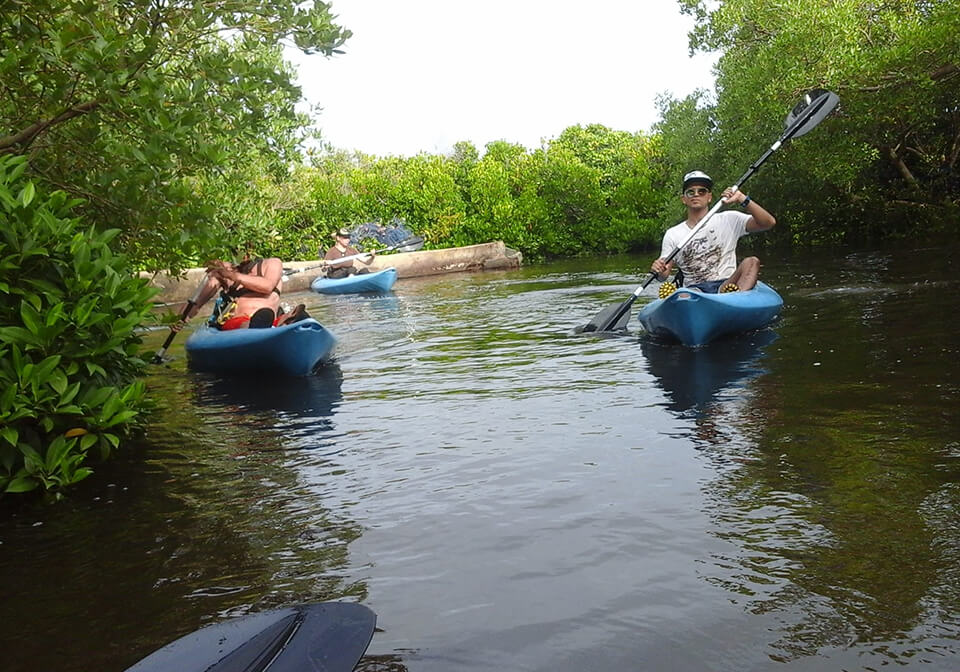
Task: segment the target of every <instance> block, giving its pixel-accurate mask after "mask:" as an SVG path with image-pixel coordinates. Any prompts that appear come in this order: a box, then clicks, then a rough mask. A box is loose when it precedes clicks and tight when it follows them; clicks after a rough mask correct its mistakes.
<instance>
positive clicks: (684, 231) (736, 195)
mask: <svg viewBox="0 0 960 672" xmlns="http://www.w3.org/2000/svg"><path fill="white" fill-rule="evenodd" d="M712 189H713V180H712V179H711V178H710V176H709V175H707V174H706V173H704V172H703V171H700V170H695V171H693V172H690V173H687V174H686V175H684V177H683V194H682V196H681V198H682V200H683V204H684V205H685V206H686V208H687V219H686V221H683V222H680V223H679V224H677V225H676V226H673V227H671V228H670V229H668V230H667V232H666V233H665V234H664V236H663V245H662V248H661V251H660V258H659V259H656V260H655V261H654V262H653V264H651V266H650V270H651V271H652V272H654V273H656V274H657V279H658V280H661V281H663V280H666V279H667V276H669V275H670V272H671V271H672V270H673V268H674V266H676V267H677V268H678V269H679V271H680V273H681V274H682V275H681V277H683V278H684V281H683V282H684V284H685V286H686V287H690V288H693V289H699V290H701V291H703V292H706V293H708V294H716V293H718V292H735V291H738V290H739V291H746V290H748V289H753V288H754V286H756V284H757V277H758V275H759V273H760V260H759V259H757V257H747V258H745V259H744V260H743V261H741V262H740V264H739V265H738V264H737V242H738V241H739V239H740V238H741V237H743V236H745V235H747V234H749V233H756V232H758V231H767V230H769V229H772V228H773V226H774V225H775V224H776V223H777V222H776V219H774V217H773V215H771V214H770V213H769V212H767V211H766V210H764V209H763V208H762V207H760V206H759V205H758V204H757V202H756V201H754V200H753V199H752V198H750V197H749V196H747V195H746V194H744V193H743V192H742V191H740V190H739V189H737V188H736V187H729V188H727V189H726V190H724V192H723V200H724V202H726V203H728V204H736V205H739V206H740V207H741V208H742V209H743V212H737V211H735V210H725V211H723V212H718V213H717V214H716V215H714V216H713V217H712V218H711V219H710V221H709V222H708V223H707V224H706V225H705V226H704V227H703V228H702V229H701V230H700V231H698V232H697V234H696V235H695V236H694V237H693V238H692V239H690V240H689V241H687V242H686V244H684V241H686V240H687V237H688V236H689V235H690V232H691V231H693V229H694V228H695V227H696V226H697V224H698V223H699V222H700V221H701V220H702V219H703V218H704V217H705V216H706V215H707V212H708V211H709V208H710V202H711V201H712V200H713V194H712ZM681 246H682V247H681ZM677 248H681V249H680V251H679V252H677V254H676V256H675V257H674V258H673V259H672V260H671V261H670V262H665V260H666V259H668V258H669V257H670V255H671V254H673V252H674V250H676V249H677ZM678 284H680V283H678ZM661 298H663V297H661Z"/></svg>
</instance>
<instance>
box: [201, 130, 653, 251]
mask: <svg viewBox="0 0 960 672" xmlns="http://www.w3.org/2000/svg"><path fill="white" fill-rule="evenodd" d="M659 160H660V146H659V144H658V143H657V142H656V141H655V140H654V139H651V138H650V137H648V136H646V135H645V134H643V133H627V132H625V131H613V130H611V129H608V128H606V127H604V126H601V125H597V124H594V125H590V126H587V127H581V126H572V127H570V128H568V129H567V130H565V131H564V132H563V133H562V134H561V135H560V136H559V137H558V138H556V139H555V140H553V141H551V142H549V143H547V144H546V146H545V147H544V148H541V149H537V150H533V151H530V150H527V149H525V148H524V147H522V146H520V145H515V144H511V143H507V142H502V141H499V142H493V143H490V144H489V145H487V147H486V151H485V152H484V154H483V156H482V157H480V155H479V152H478V150H477V149H476V147H474V146H473V145H472V144H471V143H466V142H464V143H459V144H458V145H457V146H456V147H455V149H454V151H453V152H451V154H450V155H447V156H437V155H428V154H419V155H417V156H413V157H409V158H402V157H387V158H376V157H371V156H365V155H362V154H351V153H347V152H337V151H331V152H326V153H323V154H320V155H317V156H315V157H314V161H313V165H311V166H302V167H299V168H298V169H297V170H295V171H294V172H293V173H291V175H290V176H289V178H287V180H285V181H283V182H277V181H275V180H272V179H269V178H263V177H258V176H257V175H254V174H248V175H247V176H246V177H242V176H240V175H239V174H238V173H233V174H230V175H227V176H223V177H216V178H214V179H211V180H210V181H208V182H206V183H205V184H204V187H203V190H204V192H205V193H207V194H208V195H209V197H210V198H214V197H215V196H218V197H219V198H220V199H221V202H224V203H230V204H231V206H230V207H231V209H232V211H233V212H234V213H243V214H242V217H238V218H237V219H238V221H237V223H236V224H235V225H233V230H234V231H235V232H236V234H235V237H236V238H238V239H242V240H251V241H256V243H257V250H258V253H260V254H275V255H278V256H280V257H282V258H288V259H289V258H303V257H304V255H308V254H315V253H316V250H317V246H318V243H319V244H320V245H329V241H330V232H331V231H333V230H334V229H336V228H337V227H339V226H342V225H344V224H347V225H349V224H358V223H360V222H363V221H371V220H379V221H382V222H387V221H390V220H391V219H393V218H399V219H402V220H403V221H405V222H406V223H407V225H408V226H410V227H412V228H413V229H414V230H415V231H416V232H417V233H418V234H420V235H423V236H424V237H425V238H426V239H427V241H428V245H431V246H433V247H448V246H457V245H470V244H475V243H484V242H489V241H491V240H503V241H504V242H505V243H506V244H507V245H508V246H509V247H512V248H515V249H520V250H522V251H523V252H524V254H525V255H527V257H528V258H532V259H536V258H546V257H552V256H564V255H576V254H583V253H597V252H600V253H609V252H624V251H627V250H630V249H637V248H642V247H647V246H650V245H652V244H654V243H656V242H657V240H658V239H659V236H660V227H661V219H662V213H663V209H664V206H665V196H664V191H663V189H662V184H661V180H660V179H659V177H658V175H657V172H656V168H657V166H658V165H659ZM226 226H227V224H226V223H224V227H226Z"/></svg>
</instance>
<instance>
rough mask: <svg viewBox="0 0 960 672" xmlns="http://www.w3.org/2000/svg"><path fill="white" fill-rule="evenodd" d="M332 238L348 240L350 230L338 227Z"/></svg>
mask: <svg viewBox="0 0 960 672" xmlns="http://www.w3.org/2000/svg"><path fill="white" fill-rule="evenodd" d="M333 237H334V238H349V237H350V229H348V228H346V227H343V226H342V227H340V228H339V229H337V230H336V231H334V232H333Z"/></svg>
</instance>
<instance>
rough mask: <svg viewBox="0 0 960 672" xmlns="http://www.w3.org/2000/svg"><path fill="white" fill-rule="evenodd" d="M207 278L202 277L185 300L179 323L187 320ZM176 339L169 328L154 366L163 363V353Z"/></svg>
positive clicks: (156, 355) (154, 359)
mask: <svg viewBox="0 0 960 672" xmlns="http://www.w3.org/2000/svg"><path fill="white" fill-rule="evenodd" d="M209 277H210V276H209V275H205V276H203V282H202V283H200V286H199V287H197V291H195V292H194V293H193V296H191V297H190V298H189V299H187V305H186V307H184V309H183V312H182V313H180V321H181V322H182V321H183V320H185V319H187V316H188V315H190V311H191V310H192V309H193V307H194V306H195V305H197V299H199V298H200V293H201V292H202V291H203V290H204V288H205V287H206V286H207V278H209ZM176 337H177V332H176V331H174V330H173V329H172V328H171V329H170V333H169V334H168V335H167V339H166V340H165V341H164V342H163V345H161V346H160V349H159V350H157V354H155V355H154V356H153V363H154V364H160V363H162V362H163V355H164V353H165V352H166V351H167V348H169V347H170V344H171V343H173V339H175V338H176Z"/></svg>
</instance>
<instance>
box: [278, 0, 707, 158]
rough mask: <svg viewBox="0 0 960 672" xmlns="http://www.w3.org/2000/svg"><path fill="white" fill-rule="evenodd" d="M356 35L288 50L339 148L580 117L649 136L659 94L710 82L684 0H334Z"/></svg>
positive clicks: (398, 144)
mask: <svg viewBox="0 0 960 672" xmlns="http://www.w3.org/2000/svg"><path fill="white" fill-rule="evenodd" d="M332 11H333V13H334V14H336V15H337V16H338V17H339V23H340V24H341V25H343V26H344V27H346V28H348V29H350V30H352V31H353V37H351V38H350V39H349V40H348V41H347V43H346V45H345V47H344V51H345V52H346V53H344V54H342V55H338V56H334V57H333V58H329V59H328V58H325V57H323V56H319V55H315V56H304V55H303V54H302V53H301V52H299V51H297V50H288V52H287V58H288V59H289V60H291V61H292V62H293V63H295V64H296V65H297V66H298V71H299V81H300V84H301V86H302V87H303V90H304V95H305V96H306V98H307V99H308V100H309V101H311V102H312V103H316V104H319V105H322V106H323V108H324V109H323V110H322V112H321V114H320V117H319V119H318V123H319V126H320V127H321V129H322V132H323V135H324V139H325V140H326V141H327V142H330V143H331V144H333V145H334V146H335V147H338V148H341V149H348V150H361V151H363V152H366V153H369V154H375V155H378V156H386V155H391V154H392V155H403V156H410V155H413V154H417V153H418V152H429V153H446V152H449V151H450V149H451V148H452V146H453V144H454V143H456V142H459V141H461V140H469V141H472V142H473V143H474V144H475V145H476V146H477V148H478V149H479V150H480V151H481V153H482V152H483V148H484V146H485V145H486V143H488V142H490V141H492V140H507V141H508V142H513V143H517V144H520V145H523V146H524V147H526V148H528V149H532V148H536V147H539V146H540V145H541V140H544V139H547V140H548V139H550V138H555V137H556V136H557V135H559V134H560V132H561V131H563V129H565V128H567V127H568V126H571V125H574V124H584V125H586V124H591V123H599V124H604V125H606V126H608V127H610V128H613V129H616V130H625V131H639V130H643V131H646V130H649V128H650V126H651V125H652V124H653V123H654V122H655V121H657V116H658V115H657V110H656V107H655V105H654V100H655V98H656V96H657V94H659V93H663V92H670V93H671V94H672V95H673V96H675V97H683V96H686V95H687V94H689V93H691V92H692V91H693V90H694V89H696V88H707V89H712V87H713V75H712V72H711V68H712V66H713V63H714V62H715V56H714V55H712V54H710V55H703V54H698V55H697V56H695V57H693V58H690V57H689V56H688V47H687V44H688V39H687V32H688V31H689V30H690V28H691V27H692V26H693V21H692V19H691V18H690V17H687V16H683V15H681V14H680V11H679V8H678V6H677V3H676V0H586V1H584V0H578V1H574V0H483V1H478V0H333V10H332Z"/></svg>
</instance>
